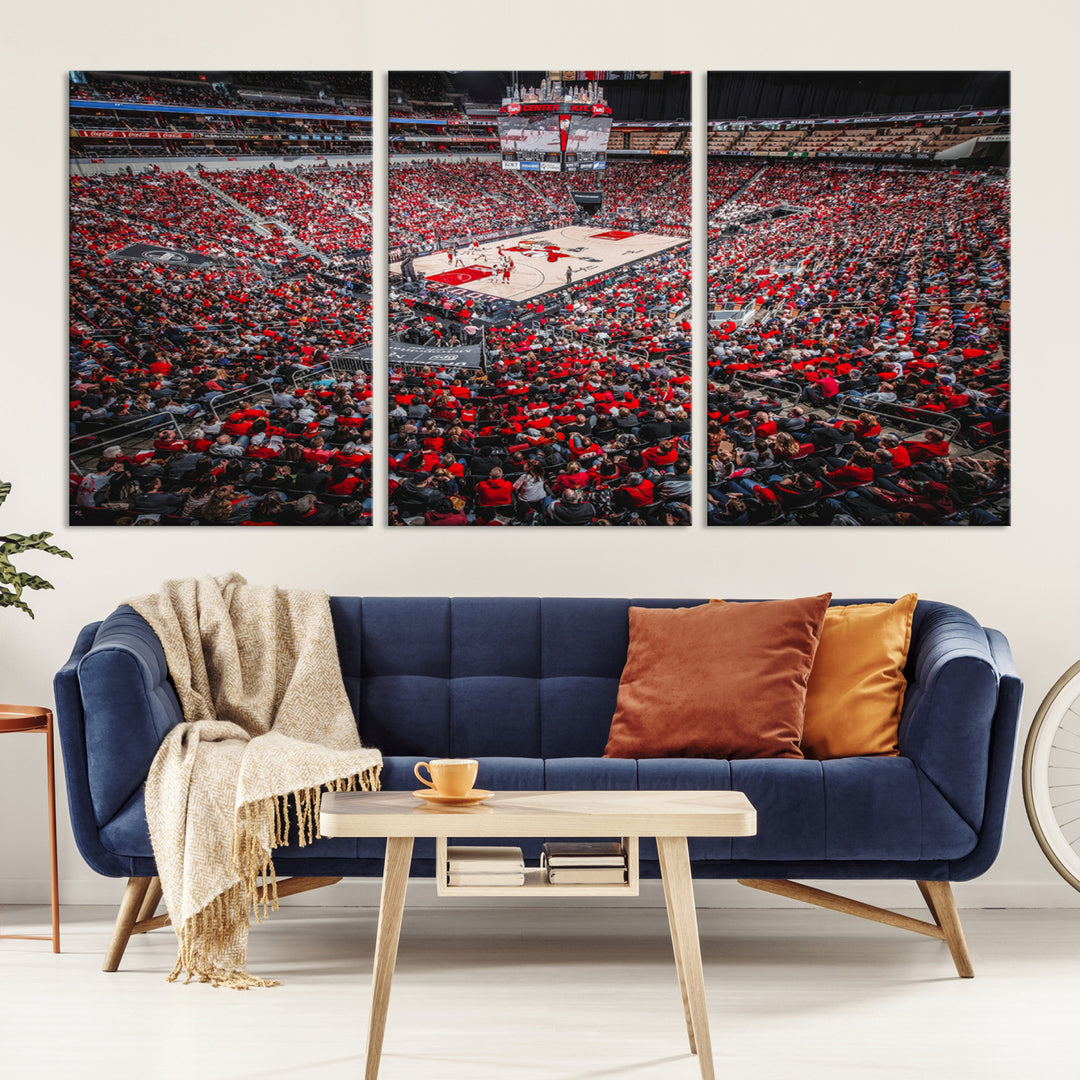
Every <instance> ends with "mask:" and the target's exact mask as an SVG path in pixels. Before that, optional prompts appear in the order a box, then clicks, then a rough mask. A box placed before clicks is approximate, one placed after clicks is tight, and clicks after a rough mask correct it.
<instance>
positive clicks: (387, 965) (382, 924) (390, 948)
mask: <svg viewBox="0 0 1080 1080" xmlns="http://www.w3.org/2000/svg"><path fill="white" fill-rule="evenodd" d="M412 849H413V838H412V837H411V836H388V837H387V838H386V861H385V863H384V864H383V883H382V897H381V898H380V900H379V930H378V933H377V934H376V936H375V972H374V974H373V976H372V979H371V1016H370V1018H369V1020H368V1040H367V1065H366V1067H365V1070H364V1080H376V1078H377V1077H378V1075H379V1059H380V1058H381V1057H382V1043H383V1033H384V1032H385V1031H386V1009H387V1006H388V1005H389V1003H390V983H391V981H392V980H393V978H394V964H395V963H396V962H397V948H398V938H399V937H400V936H401V917H402V914H403V913H404V911H405V889H406V887H407V886H408V884H409V863H410V862H411V861H412Z"/></svg>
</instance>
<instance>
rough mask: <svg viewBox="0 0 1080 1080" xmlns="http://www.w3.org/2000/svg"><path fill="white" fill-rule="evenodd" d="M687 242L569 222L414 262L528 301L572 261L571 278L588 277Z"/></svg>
mask: <svg viewBox="0 0 1080 1080" xmlns="http://www.w3.org/2000/svg"><path fill="white" fill-rule="evenodd" d="M687 243H689V240H688V239H687V238H686V237H684V236H662V235H659V234H657V233H638V232H628V231H626V230H622V229H605V228H604V227H603V226H602V225H596V226H592V227H589V226H587V225H567V226H566V227H565V228H561V229H546V230H544V231H543V232H535V233H527V234H525V235H523V236H515V237H513V238H510V239H505V240H499V241H488V242H487V243H481V244H479V245H473V244H465V245H462V246H461V247H459V248H458V249H457V251H456V252H455V254H454V257H453V258H452V259H449V258H448V257H447V251H446V249H445V248H444V249H443V250H442V251H437V252H435V254H434V255H425V256H423V257H422V258H417V259H414V260H413V267H414V268H415V269H416V272H417V273H418V274H423V275H424V277H425V278H426V279H427V281H428V283H429V284H432V285H439V286H452V287H454V288H458V289H461V290H463V291H466V292H470V293H478V294H480V295H483V296H489V297H496V298H498V299H501V300H510V301H515V302H524V301H526V300H531V299H532V298H533V297H534V296H539V295H540V294H542V293H546V292H550V291H551V290H552V289H561V288H562V287H563V286H564V285H566V271H567V268H568V267H569V269H570V270H571V272H572V277H571V281H573V282H579V281H584V280H586V279H587V278H591V277H595V276H596V275H597V274H602V273H604V272H605V271H608V270H613V269H615V268H616V267H619V266H625V265H626V264H628V263H633V262H637V261H638V260H640V259H646V258H648V257H649V256H650V255H656V254H658V253H659V252H662V251H669V250H671V249H672V248H676V247H680V246H682V245H684V244H687ZM500 249H501V251H502V256H500V254H499V252H500ZM507 255H508V256H509V257H510V258H511V259H512V260H513V263H514V265H513V269H512V270H511V271H510V280H509V281H504V279H503V272H502V270H501V269H499V266H500V260H501V258H502V257H503V256H507ZM390 271H391V273H395V274H400V273H401V263H400V262H396V263H391V264H390Z"/></svg>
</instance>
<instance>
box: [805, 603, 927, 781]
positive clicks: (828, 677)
mask: <svg viewBox="0 0 1080 1080" xmlns="http://www.w3.org/2000/svg"><path fill="white" fill-rule="evenodd" d="M918 599H919V597H918V594H916V593H908V594H907V595H906V596H902V597H901V598H900V599H899V600H897V601H896V602H895V603H893V604H848V605H846V606H837V607H832V608H829V610H828V612H826V614H825V625H824V627H823V628H822V631H821V644H820V646H819V647H818V651H817V656H816V657H815V658H814V669H813V671H811V672H810V683H809V686H808V687H807V689H806V725H805V727H804V729H803V737H802V751H803V754H804V755H805V756H806V757H808V758H817V759H818V760H824V759H826V758H838V757H856V756H860V755H864V754H876V755H882V756H887V755H896V754H899V752H900V750H899V747H898V732H899V728H900V712H901V710H902V709H903V707H904V692H905V691H906V690H907V679H905V678H904V665H905V664H906V663H907V657H908V649H909V648H910V647H911V623H912V620H913V619H914V617H915V604H916V602H917V601H918Z"/></svg>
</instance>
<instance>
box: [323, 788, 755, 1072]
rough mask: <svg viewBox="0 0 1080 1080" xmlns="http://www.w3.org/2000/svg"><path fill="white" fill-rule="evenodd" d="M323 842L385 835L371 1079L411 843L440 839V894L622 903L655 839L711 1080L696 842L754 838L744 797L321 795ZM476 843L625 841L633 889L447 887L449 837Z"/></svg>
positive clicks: (690, 1008)
mask: <svg viewBox="0 0 1080 1080" xmlns="http://www.w3.org/2000/svg"><path fill="white" fill-rule="evenodd" d="M320 828H321V832H322V834H323V835H324V836H385V837H386V861H385V865H384V868H383V883H382V896H381V899H380V902H379V927H378V933H377V935H376V941H375V971H374V975H373V977H372V991H371V1015H370V1018H369V1021H368V1043H367V1066H366V1071H365V1073H364V1076H365V1080H376V1077H377V1076H378V1075H379V1059H380V1057H381V1055H382V1042H383V1033H384V1032H385V1030H386V1010H387V1005H388V1003H389V1000H390V983H391V980H392V979H393V976H394V964H395V961H396V959H397V947H398V939H399V937H400V934H401V918H402V913H403V911H404V908H405V889H406V886H407V885H408V882H409V864H410V862H411V860H412V849H413V841H414V840H415V839H416V838H417V837H434V838H435V841H436V848H437V862H436V866H437V872H438V873H439V874H440V883H439V884H440V888H439V891H440V893H442V894H443V895H462V896H517V897H520V896H529V897H530V898H531V897H534V896H535V897H537V898H539V897H545V896H618V895H630V894H636V892H637V865H638V860H637V841H638V838H639V837H642V836H652V837H655V838H656V847H657V850H658V851H659V854H660V873H661V875H662V877H663V881H664V900H665V901H666V903H667V913H668V926H669V928H670V931H671V945H672V949H673V951H674V953H675V969H676V971H677V973H678V976H679V989H680V990H681V992H682V999H683V1011H684V1014H685V1016H686V1032H687V1035H688V1037H689V1040H690V1052H691V1053H693V1054H697V1055H698V1061H699V1063H700V1066H701V1075H702V1078H703V1080H713V1076H714V1074H713V1060H712V1043H711V1040H710V1038H709V1019H708V1014H707V1013H706V1010H705V979H704V975H703V973H702V969H701V947H700V944H699V942H698V927H697V909H696V907H695V906H694V885H693V879H692V877H691V875H690V857H689V854H688V851H687V844H686V839H687V837H688V836H752V835H753V834H754V833H755V832H756V831H757V814H756V812H755V810H754V808H753V806H751V805H750V801H749V800H748V799H747V798H746V796H745V795H743V794H742V793H741V792H738V791H506V792H498V793H496V795H495V796H494V797H493V798H492V799H490V800H488V801H487V802H484V803H481V804H480V805H477V806H454V807H447V806H439V807H436V806H430V805H428V804H426V803H422V802H421V801H420V800H418V799H416V798H415V797H414V796H413V795H412V793H411V792H400V791H375V792H348V793H332V794H326V795H323V797H322V810H321V814H320ZM463 835H464V836H474V837H526V836H527V837H548V838H558V837H566V836H574V837H581V836H595V837H603V836H621V837H623V842H624V844H625V846H626V848H627V853H628V855H629V869H630V873H629V875H628V877H629V880H628V881H627V883H626V884H625V885H549V884H547V883H546V882H545V881H543V880H542V878H541V875H540V874H539V873H535V872H534V873H527V882H526V884H525V885H523V886H520V887H515V886H509V887H483V888H476V887H460V888H454V887H450V886H447V885H446V884H445V881H444V880H443V879H444V877H445V863H446V860H445V852H446V842H447V839H448V838H450V837H453V836H463Z"/></svg>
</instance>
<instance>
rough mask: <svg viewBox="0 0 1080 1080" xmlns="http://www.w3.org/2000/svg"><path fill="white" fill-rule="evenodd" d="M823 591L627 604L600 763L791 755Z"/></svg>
mask: <svg viewBox="0 0 1080 1080" xmlns="http://www.w3.org/2000/svg"><path fill="white" fill-rule="evenodd" d="M829 599H830V597H829V594H828V593H825V594H823V595H821V596H814V597H803V598H801V599H798V600H771V601H764V602H761V603H735V604H709V605H705V606H702V607H696V608H690V609H671V610H649V609H646V608H637V607H631V608H630V645H629V649H628V650H627V655H626V665H625V667H624V668H623V673H622V678H621V680H620V682H619V696H618V703H617V705H616V709H615V716H614V718H613V719H612V722H611V731H610V733H609V735H608V741H607V746H606V748H605V750H604V755H605V756H606V757H632V758H643V757H715V758H755V757H790V758H800V757H802V753H801V751H800V750H799V740H800V738H801V736H802V729H803V714H804V709H805V703H806V684H807V680H808V679H809V677H810V669H811V666H812V665H813V662H814V653H815V652H816V651H817V645H818V639H819V637H820V634H821V624H822V620H823V619H824V617H825V609H826V608H827V607H828V604H829Z"/></svg>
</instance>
